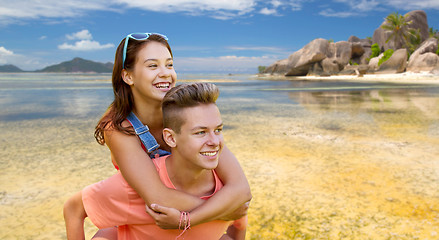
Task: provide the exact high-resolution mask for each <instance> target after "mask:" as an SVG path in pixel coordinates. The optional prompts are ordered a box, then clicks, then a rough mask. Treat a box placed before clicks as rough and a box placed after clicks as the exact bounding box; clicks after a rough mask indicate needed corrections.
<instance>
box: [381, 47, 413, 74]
mask: <svg viewBox="0 0 439 240" xmlns="http://www.w3.org/2000/svg"><path fill="white" fill-rule="evenodd" d="M406 67H407V49H405V48H402V49H398V50H396V51H395V52H394V53H393V54H392V56H391V57H390V58H389V59H387V61H385V62H383V63H382V64H381V65H380V66H379V67H378V71H376V72H375V73H402V72H404V71H405V68H406Z"/></svg>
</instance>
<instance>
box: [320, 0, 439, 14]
mask: <svg viewBox="0 0 439 240" xmlns="http://www.w3.org/2000/svg"><path fill="white" fill-rule="evenodd" d="M333 1H334V2H336V3H341V4H345V5H346V6H347V9H346V10H337V11H336V10H333V8H328V9H325V10H322V11H320V12H319V14H320V15H322V16H327V17H341V18H345V17H351V16H364V15H366V14H367V12H370V11H386V12H388V11H395V9H396V10H398V9H399V10H406V11H411V10H418V9H424V10H432V9H436V10H439V1H438V0H417V1H410V0H333Z"/></svg>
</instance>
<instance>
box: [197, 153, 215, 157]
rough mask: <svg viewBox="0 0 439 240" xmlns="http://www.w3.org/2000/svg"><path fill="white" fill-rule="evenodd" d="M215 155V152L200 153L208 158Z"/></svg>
mask: <svg viewBox="0 0 439 240" xmlns="http://www.w3.org/2000/svg"><path fill="white" fill-rule="evenodd" d="M215 154H216V152H202V153H201V155H204V156H209V157H212V156H215Z"/></svg>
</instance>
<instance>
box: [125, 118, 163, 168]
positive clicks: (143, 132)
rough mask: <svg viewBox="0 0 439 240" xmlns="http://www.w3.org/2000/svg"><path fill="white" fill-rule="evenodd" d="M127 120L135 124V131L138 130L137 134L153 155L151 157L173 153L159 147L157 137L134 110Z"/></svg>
mask: <svg viewBox="0 0 439 240" xmlns="http://www.w3.org/2000/svg"><path fill="white" fill-rule="evenodd" d="M127 120H128V121H129V122H130V123H131V125H133V128H134V131H135V132H136V135H137V136H138V137H139V138H140V140H141V141H142V143H143V146H144V147H145V148H146V151H147V152H148V153H149V156H150V157H151V159H152V158H155V157H158V156H160V157H161V156H165V155H169V154H171V153H170V152H168V151H165V150H163V149H159V147H160V145H159V144H158V143H157V141H156V140H155V138H154V137H153V136H152V134H151V133H150V132H149V128H148V126H146V125H143V123H142V122H141V121H140V120H139V119H138V118H137V116H136V115H134V113H133V112H131V113H130V114H129V115H128V117H127ZM157 155H158V156H157Z"/></svg>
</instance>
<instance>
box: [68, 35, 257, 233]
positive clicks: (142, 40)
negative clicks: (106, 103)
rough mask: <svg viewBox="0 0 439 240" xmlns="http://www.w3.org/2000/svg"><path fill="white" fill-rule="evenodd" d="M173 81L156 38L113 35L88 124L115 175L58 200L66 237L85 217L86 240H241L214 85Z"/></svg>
mask: <svg viewBox="0 0 439 240" xmlns="http://www.w3.org/2000/svg"><path fill="white" fill-rule="evenodd" d="M176 80H177V75H176V73H175V70H174V67H173V57H172V51H171V48H170V46H169V44H168V42H167V38H166V36H164V35H161V34H156V33H134V34H129V35H128V36H127V37H126V38H125V39H123V40H122V41H121V43H120V44H119V46H118V48H117V50H116V56H115V61H114V68H113V75H112V83H113V91H114V96H115V97H114V101H113V102H112V104H111V105H110V107H109V108H108V110H107V112H106V113H105V114H104V115H103V117H102V118H101V119H100V121H99V122H98V124H97V126H96V130H95V138H96V140H97V141H98V143H100V144H101V145H104V144H106V145H107V146H108V148H109V149H110V152H111V157H112V161H113V164H114V166H115V167H116V169H118V170H119V171H118V172H117V173H116V174H115V175H114V176H112V177H110V178H108V179H106V180H104V181H101V182H98V183H95V184H92V185H90V186H88V187H86V188H84V189H83V190H82V191H81V192H79V193H77V194H75V195H74V196H72V197H71V198H70V199H68V200H67V202H66V203H65V205H64V219H65V222H66V229H67V238H68V239H69V240H72V239H83V238H84V229H83V224H84V219H85V217H89V218H90V219H91V221H92V222H93V224H95V225H96V226H97V227H98V228H99V229H100V230H99V231H98V233H97V234H96V235H95V236H94V239H120V240H121V239H176V238H184V239H244V237H245V228H246V211H247V208H248V203H249V201H250V199H251V193H250V187H249V184H248V182H247V179H246V177H245V175H244V173H243V171H242V168H241V166H240V165H239V163H238V161H237V159H236V158H235V156H234V155H233V154H232V153H231V152H230V150H229V149H228V148H227V147H226V146H225V144H224V140H223V137H222V133H221V131H222V128H223V125H222V121H221V116H220V113H219V110H218V108H217V107H216V105H215V101H216V99H217V97H218V95H219V92H218V89H217V88H216V86H215V85H213V84H207V83H195V84H190V85H180V86H177V87H175V88H173V87H174V86H175V83H176ZM159 147H160V148H159ZM170 152H171V153H172V154H170ZM169 154H170V155H169ZM232 220H236V221H234V222H231V221H232ZM114 226H117V227H114ZM225 232H226V233H225Z"/></svg>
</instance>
